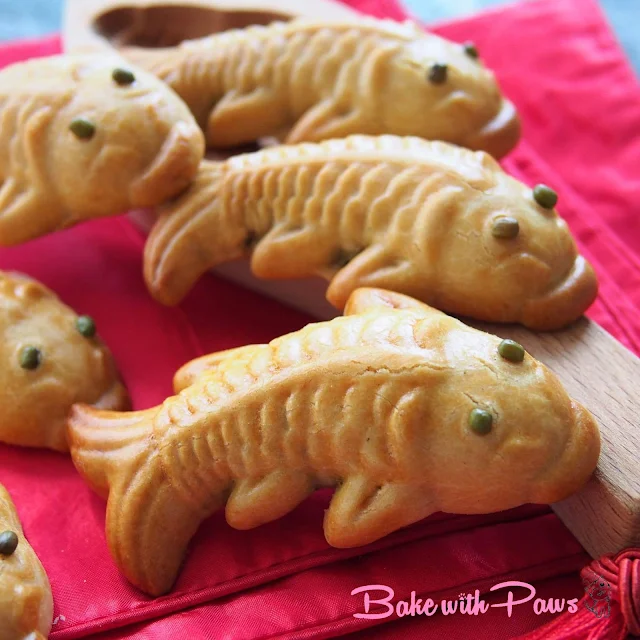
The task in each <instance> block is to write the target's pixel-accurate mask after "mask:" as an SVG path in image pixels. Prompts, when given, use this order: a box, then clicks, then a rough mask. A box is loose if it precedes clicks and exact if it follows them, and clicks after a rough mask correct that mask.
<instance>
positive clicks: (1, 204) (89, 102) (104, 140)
mask: <svg viewBox="0 0 640 640" xmlns="http://www.w3.org/2000/svg"><path fill="white" fill-rule="evenodd" d="M122 67H124V68H126V69H127V70H128V71H132V72H133V74H134V81H133V82H132V83H130V84H118V83H117V82H116V81H115V80H114V78H113V77H112V73H113V71H114V69H117V68H122ZM78 119H83V120H85V121H87V122H88V123H89V125H92V126H93V127H94V130H93V133H92V134H90V133H89V132H86V131H85V134H86V136H87V137H79V136H78V135H77V134H74V133H73V131H72V130H71V124H72V123H73V122H74V121H77V120H78ZM203 153H204V139H203V137H202V132H201V131H200V130H199V128H198V126H197V124H196V123H195V121H194V119H193V116H192V115H191V113H190V112H189V110H188V109H187V107H186V106H185V105H184V103H183V102H182V101H181V100H180V99H179V98H178V96H176V95H175V94H174V93H173V92H172V91H171V90H170V89H169V88H168V87H167V86H166V85H165V84H164V83H162V82H160V81H159V80H158V79H157V78H155V77H154V76H152V75H151V74H149V73H146V72H145V71H143V70H142V69H137V68H135V67H134V66H133V65H131V64H130V63H128V62H125V61H124V60H122V59H121V58H119V57H117V56H115V55H59V56H53V57H50V58H38V59H33V60H29V61H27V62H21V63H18V64H14V65H11V66H9V67H7V68H5V69H3V70H2V71H0V245H3V246H8V245H14V244H19V243H21V242H24V241H26V240H29V239H31V238H35V237H38V236H40V235H43V234H45V233H50V232H52V231H55V230H57V229H62V228H64V227H68V226H70V225H73V224H75V223H77V222H80V221H82V220H88V219H91V218H97V217H102V216H109V215H116V214H120V213H124V212H125V211H127V210H128V209H130V208H132V207H147V206H155V205H157V204H160V203H162V202H164V201H165V200H167V199H169V198H171V197H173V196H175V195H176V194H178V193H179V192H180V191H182V190H183V189H184V188H185V187H186V186H187V185H188V184H189V182H190V181H191V179H192V178H193V176H194V174H195V172H196V170H197V167H198V163H199V162H200V160H201V159H202V156H203Z"/></svg>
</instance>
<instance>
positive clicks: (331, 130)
mask: <svg viewBox="0 0 640 640" xmlns="http://www.w3.org/2000/svg"><path fill="white" fill-rule="evenodd" d="M360 120H361V117H360V115H359V114H358V113H357V112H355V111H347V112H345V111H344V109H341V108H340V107H339V106H338V105H337V104H336V102H335V101H334V100H331V99H327V100H323V101H322V102H319V103H318V104H316V105H315V106H313V107H312V108H311V109H309V111H307V112H306V113H305V114H304V115H303V116H302V117H301V118H300V119H299V120H298V122H296V124H295V125H294V126H293V127H292V129H291V131H289V133H288V135H287V137H286V139H285V144H298V143H300V142H320V141H321V140H329V139H331V138H345V137H347V136H348V135H350V134H352V133H356V132H357V133H367V132H366V131H364V130H363V124H362V123H361V122H360Z"/></svg>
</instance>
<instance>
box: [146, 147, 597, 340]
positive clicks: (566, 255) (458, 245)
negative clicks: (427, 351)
mask: <svg viewBox="0 0 640 640" xmlns="http://www.w3.org/2000/svg"><path fill="white" fill-rule="evenodd" d="M556 200H557V196H556V194H555V193H554V192H553V191H552V190H551V189H549V188H548V187H545V186H543V185H538V186H537V187H535V188H534V189H531V188H529V187H528V186H526V185H524V184H522V183H521V182H519V181H517V180H515V179H514V178H512V177H510V176H508V175H507V174H506V173H504V172H503V171H502V169H501V168H500V166H499V165H498V163H497V162H496V161H495V160H494V159H493V158H491V157H490V156H489V155H487V154H486V153H483V152H472V151H469V150H467V149H462V148H460V147H456V146H454V145H450V144H446V143H443V142H428V141H425V140H421V139H419V138H410V137H409V138H400V137H395V136H379V137H369V136H351V137H349V138H346V139H343V140H330V141H326V142H323V143H319V144H301V145H295V146H282V147H275V148H272V149H267V150H263V151H259V152H256V153H249V154H244V155H239V156H235V157H232V158H230V159H228V160H226V161H225V162H218V163H213V162H207V161H205V162H203V164H202V166H201V169H200V172H199V175H198V177H197V178H196V180H195V181H194V183H193V185H192V186H191V187H190V188H189V189H188V190H187V191H186V192H185V193H184V194H183V195H182V196H180V197H179V198H178V199H176V200H175V201H173V202H172V203H170V204H169V205H167V206H166V207H165V208H163V209H161V211H162V216H161V217H160V219H159V221H158V222H157V223H156V225H155V227H154V228H153V229H152V231H151V234H150V236H149V238H148V240H147V245H146V249H145V267H144V268H145V279H146V282H147V285H148V287H149V289H150V291H151V293H152V295H153V296H154V297H155V298H156V299H157V300H159V301H160V302H163V303H165V304H175V303H177V302H179V301H180V300H181V299H182V297H183V296H184V295H185V294H186V293H187V292H188V291H189V290H190V288H191V287H192V286H193V284H194V282H195V281H196V279H197V278H198V277H199V276H200V275H201V274H202V273H204V272H205V271H206V270H207V269H210V268H212V267H214V266H216V265H219V264H221V263H224V262H227V261H230V260H234V259H236V258H241V257H245V256H246V257H248V256H250V258H251V270H252V272H253V273H254V275H256V276H257V277H259V278H267V279H274V278H275V279H278V278H304V277H308V276H314V275H320V276H322V277H324V278H326V279H327V280H328V281H329V282H330V284H329V288H328V290H327V298H328V300H329V302H331V303H332V304H333V305H334V306H335V307H337V308H338V309H342V308H343V307H344V305H345V303H346V301H347V299H348V297H349V295H350V294H351V293H352V292H353V291H354V290H355V289H356V288H358V287H362V286H371V287H381V288H384V289H390V290H393V291H398V292H400V293H405V294H408V295H411V296H413V297H415V298H418V299H420V300H422V301H424V302H427V303H428V304H430V305H432V306H434V307H436V308H438V309H442V310H443V311H447V312H450V313H454V314H457V315H461V316H468V317H471V318H476V319H478V320H486V321H490V322H517V323H521V324H524V325H525V326H527V327H529V328H531V329H535V330H550V329H558V328H561V327H563V326H565V325H567V324H569V323H571V322H573V321H574V320H576V319H577V318H579V317H580V316H581V315H582V314H583V313H584V311H585V310H586V309H587V308H588V307H589V305H590V304H591V303H592V302H593V300H594V298H595V297H596V294H597V280H596V277H595V274H594V272H593V269H592V268H591V266H590V265H589V263H588V262H587V261H586V260H585V259H584V258H583V257H582V256H581V255H579V253H578V250H577V248H576V244H575V242H574V240H573V238H572V236H571V233H570V231H569V228H568V227H567V224H566V223H565V221H564V220H563V219H562V218H561V217H559V216H558V214H557V213H556V211H555V209H554V206H555V202H556Z"/></svg>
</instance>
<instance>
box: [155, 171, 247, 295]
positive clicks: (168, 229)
mask: <svg viewBox="0 0 640 640" xmlns="http://www.w3.org/2000/svg"><path fill="white" fill-rule="evenodd" d="M223 179H224V169H222V165H221V164H220V163H216V162H208V161H206V160H205V161H203V162H202V163H201V165H200V169H199V170H198V174H197V176H196V179H195V181H194V183H193V184H192V185H191V187H190V188H189V189H187V191H186V192H184V193H183V194H182V195H181V196H180V197H179V198H177V199H176V200H174V201H173V202H171V203H170V204H168V205H166V206H165V207H163V208H162V209H160V213H161V214H162V215H161V216H160V218H159V219H158V221H157V222H156V224H155V225H154V226H153V228H152V229H151V233H150V234H149V237H148V238H147V242H146V245H145V250H144V278H145V282H146V283H147V287H148V288H149V291H150V292H151V295H152V296H153V297H154V298H155V299H156V300H158V302H162V303H163V304H167V305H174V304H178V303H179V302H180V301H181V300H182V298H184V296H185V295H186V294H187V293H188V292H189V291H190V290H191V288H192V287H193V285H194V284H195V282H196V280H197V279H198V278H199V277H200V276H201V275H202V274H203V273H204V272H205V271H207V269H210V268H211V267H213V266H215V265H216V264H220V263H222V262H226V261H227V260H233V259H236V258H239V257H241V256H242V255H243V253H244V251H245V249H244V238H245V236H246V231H245V230H244V229H240V228H236V227H234V226H232V225H230V224H228V221H226V220H224V219H223V217H224V212H223V210H222V202H221V198H220V189H221V186H222V182H223Z"/></svg>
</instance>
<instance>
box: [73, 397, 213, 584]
mask: <svg viewBox="0 0 640 640" xmlns="http://www.w3.org/2000/svg"><path fill="white" fill-rule="evenodd" d="M158 409H159V408H158V407H155V408H152V409H148V410H146V411H133V412H121V413H119V412H117V411H98V410H96V409H93V408H92V407H89V406H87V405H75V406H74V408H73V411H72V415H71V419H70V422H69V441H70V445H71V457H72V459H73V463H74V465H75V466H76V468H77V469H78V471H79V472H80V474H81V475H82V476H83V477H84V479H85V480H86V482H87V483H88V484H89V485H90V486H91V487H92V488H93V489H94V490H95V491H97V492H98V493H99V494H101V495H103V496H104V497H107V496H108V503H107V517H106V524H105V529H106V537H107V542H108V545H109V550H110V552H111V555H112V556H113V559H114V561H115V563H116V565H117V566H118V568H119V569H120V571H121V572H122V573H123V574H124V576H125V577H126V578H127V579H128V580H129V581H130V582H131V583H132V584H133V585H135V586H136V587H138V588H139V589H140V590H142V591H144V592H145V593H148V594H150V595H152V596H159V595H162V594H164V593H166V592H168V591H169V590H170V589H171V587H172V586H173V583H174V582H175V580H176V577H177V575H178V572H179V570H180V566H181V564H182V562H183V559H184V554H185V552H186V549H187V546H188V544H189V541H190V540H191V538H192V537H193V535H194V533H195V532H196V530H197V529H198V527H199V526H200V523H201V522H202V520H203V519H204V518H205V517H207V516H208V515H209V514H210V513H211V512H212V511H213V510H215V508H218V507H219V506H220V505H221V496H219V495H214V496H212V497H211V496H205V497H204V498H201V496H198V495H192V494H191V493H189V492H188V491H186V492H185V488H184V486H183V482H182V480H184V478H180V477H177V476H176V474H178V473H180V470H176V468H175V467H172V466H171V465H168V464H167V463H166V460H163V457H162V455H161V453H160V450H159V448H158V446H157V444H156V441H155V436H154V428H153V427H154V420H155V417H156V415H157V412H158Z"/></svg>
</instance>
